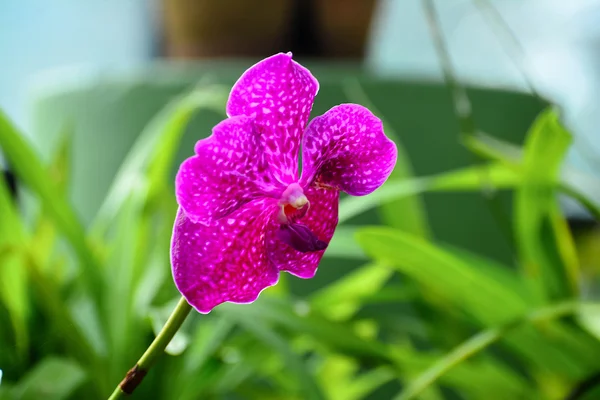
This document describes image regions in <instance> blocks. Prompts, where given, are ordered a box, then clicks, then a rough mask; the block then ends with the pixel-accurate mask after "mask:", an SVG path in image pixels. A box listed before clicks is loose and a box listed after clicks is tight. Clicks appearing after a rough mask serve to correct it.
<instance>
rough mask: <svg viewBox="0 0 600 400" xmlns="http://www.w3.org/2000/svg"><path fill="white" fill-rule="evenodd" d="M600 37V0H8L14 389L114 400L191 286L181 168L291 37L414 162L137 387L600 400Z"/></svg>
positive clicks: (2, 133)
mask: <svg viewBox="0 0 600 400" xmlns="http://www.w3.org/2000/svg"><path fill="white" fill-rule="evenodd" d="M599 46H600V1H598V0H570V1H560V0H447V1H446V0H444V1H441V0H437V1H432V0H429V1H428V0H378V1H377V0H261V1H248V0H221V1H217V0H120V1H117V0H86V1H85V2H74V1H69V0H55V1H53V2H48V1H44V0H24V1H17V0H4V1H3V2H2V3H0V54H1V55H2V57H1V60H2V63H1V64H0V109H1V110H2V111H3V113H4V116H2V115H1V114H0V116H2V121H0V122H1V123H0V166H1V167H2V168H3V171H4V176H5V179H4V180H0V183H1V185H0V399H40V398H44V399H96V398H98V399H102V398H106V397H108V395H109V393H110V392H111V391H112V388H113V387H114V386H115V385H116V384H117V383H118V382H119V381H120V379H121V378H122V376H124V374H125V372H126V371H127V370H128V369H129V368H130V367H131V366H132V365H133V364H134V363H135V361H136V360H137V358H138V357H139V355H141V353H142V352H143V350H144V349H145V348H146V347H147V345H148V344H149V343H150V341H151V340H152V338H153V336H154V334H155V333H156V332H157V331H158V330H159V329H160V327H161V326H162V324H163V323H164V321H165V320H166V318H167V317H168V315H169V313H170V311H171V310H172V308H173V306H174V304H175V302H176V301H177V293H176V291H175V289H174V287H173V283H172V280H171V276H170V268H169V250H168V249H169V239H170V233H171V227H172V222H173V218H174V215H175V210H176V207H177V205H176V204H175V200H174V196H173V176H174V173H175V171H176V170H177V166H178V165H179V163H180V162H181V161H182V160H183V159H185V158H186V157H189V156H190V155H191V154H192V153H193V145H194V143H195V142H196V141H197V140H198V139H201V138H203V137H206V136H208V135H209V134H210V131H211V128H212V126H214V125H215V124H216V123H217V122H219V121H220V120H222V119H223V118H224V117H225V116H224V104H225V101H226V98H227V95H228V91H229V90H230V88H231V85H232V84H233V83H234V82H235V81H236V80H237V78H238V77H239V76H240V75H241V73H242V72H243V71H244V70H245V69H247V68H248V67H249V66H251V65H252V64H254V63H256V62H257V61H259V60H260V59H262V58H264V57H267V56H269V55H272V54H275V53H277V52H287V51H292V53H293V54H294V58H295V59H296V60H297V61H299V62H301V63H302V64H303V65H306V66H307V67H308V68H309V69H310V70H311V71H312V73H313V74H314V75H315V76H316V78H317V79H318V80H319V81H320V92H319V95H318V97H317V99H316V103H315V106H314V110H313V116H315V115H319V114H321V113H323V112H325V111H326V110H328V109H329V108H331V107H332V106H334V105H336V104H339V103H342V102H355V103H360V104H363V105H365V106H367V107H369V108H371V109H372V110H373V112H374V113H375V114H376V115H378V116H379V117H381V118H382V119H383V121H384V124H385V128H386V133H387V134H388V135H389V136H390V137H392V138H393V139H394V140H395V141H396V143H397V145H398V147H399V150H400V155H399V158H400V159H399V162H398V166H397V168H396V170H395V172H394V174H393V175H392V178H391V179H390V181H389V182H388V183H387V184H386V185H385V186H384V187H383V188H382V189H381V190H380V192H379V193H376V194H374V195H372V196H371V197H367V198H360V199H349V198H343V199H342V202H341V205H340V226H339V228H338V231H337V233H336V236H335V237H334V241H333V242H332V244H331V246H330V248H329V249H328V251H327V253H326V256H325V258H324V260H323V262H322V264H321V267H320V270H319V273H318V274H317V277H315V278H314V279H312V280H310V281H304V280H300V279H297V278H294V277H289V276H285V278H284V279H283V280H282V282H281V283H280V284H279V285H278V286H277V287H274V288H272V289H269V290H267V291H266V292H265V293H264V294H263V295H262V296H261V299H259V301H257V302H256V303H255V304H253V305H244V306H231V305H223V306H220V307H218V308H217V309H216V310H215V312H213V313H211V314H210V315H208V316H200V315H197V314H193V315H192V316H191V317H190V318H189V321H187V323H186V325H185V326H184V329H183V331H182V332H180V333H179V334H178V335H177V336H176V338H175V340H174V341H173V342H172V343H171V345H170V346H169V348H168V353H169V355H168V356H165V357H163V358H162V359H161V360H160V361H159V363H158V365H157V366H156V368H155V369H153V370H152V371H151V372H150V374H149V375H148V377H147V378H146V380H145V381H144V383H143V384H142V385H141V386H140V387H139V390H138V392H137V393H136V394H135V395H134V396H133V398H140V399H145V398H164V399H199V398H219V399H220V398H223V399H305V398H308V399H312V398H326V399H340V400H341V399H344V400H345V399H362V398H368V399H388V398H389V399H391V398H399V399H408V398H423V399H433V400H435V399H566V398H571V399H575V398H586V399H594V398H600V391H599V390H600V389H598V387H600V312H599V309H598V303H597V301H598V299H599V298H600V250H598V249H600V230H599V229H598V222H597V219H598V217H599V216H600V212H599V211H598V210H600V133H598V126H600V109H599V107H600V106H599V105H600V97H599V94H598V93H599V89H600V47H599ZM551 106H553V107H551ZM559 121H560V123H559ZM569 396H571V397H569Z"/></svg>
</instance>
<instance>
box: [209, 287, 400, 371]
mask: <svg viewBox="0 0 600 400" xmlns="http://www.w3.org/2000/svg"><path fill="white" fill-rule="evenodd" d="M306 306H307V305H306V304H302V303H300V304H298V305H297V307H294V306H293V305H292V304H291V303H289V302H288V301H285V300H284V299H275V298H267V296H264V297H263V298H261V299H259V300H258V301H256V302H255V303H253V304H252V305H251V306H239V305H223V306H220V307H221V309H220V310H221V312H224V311H225V312H226V311H227V310H229V308H230V307H237V308H239V310H240V311H239V312H244V313H245V314H246V315H248V316H251V317H254V318H255V319H256V320H257V321H258V320H264V321H268V322H271V323H274V324H277V325H279V326H282V327H285V328H286V329H289V330H291V331H294V332H298V333H302V334H306V335H309V336H311V337H314V338H316V339H317V340H318V341H319V342H320V343H322V344H323V345H326V346H328V347H330V348H332V349H335V350H336V351H339V352H342V353H347V354H354V355H356V356H362V357H365V358H372V359H378V360H380V361H381V360H383V361H385V362H387V363H393V362H394V361H395V359H394V357H393V356H392V355H390V353H389V349H388V347H387V346H386V345H384V344H383V343H379V342H373V341H369V340H365V339H363V338H361V337H359V336H358V335H356V333H354V332H353V330H352V328H351V327H350V326H348V325H345V324H341V323H337V322H333V321H330V320H328V319H326V318H324V317H322V316H319V315H318V313H316V312H314V313H313V312H310V308H308V311H309V312H308V313H305V312H304V310H303V309H306V308H307V307H306Z"/></svg>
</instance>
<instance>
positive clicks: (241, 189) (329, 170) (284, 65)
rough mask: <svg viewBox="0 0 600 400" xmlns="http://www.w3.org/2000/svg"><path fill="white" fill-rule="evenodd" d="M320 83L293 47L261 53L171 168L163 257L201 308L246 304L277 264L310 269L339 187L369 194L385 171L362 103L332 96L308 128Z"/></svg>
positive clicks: (384, 153)
mask: <svg viewBox="0 0 600 400" xmlns="http://www.w3.org/2000/svg"><path fill="white" fill-rule="evenodd" d="M318 89H319V84H318V82H317V80H316V79H315V78H314V77H313V76H312V75H311V73H310V72H309V71H308V70H307V69H306V68H304V67H303V66H301V65H300V64H298V63H296V62H295V61H293V60H292V55H291V53H287V54H283V53H280V54H277V55H274V56H272V57H269V58H267V59H265V60H262V61H260V62H259V63H257V64H256V65H254V66H252V67H251V68H250V69H248V70H247V71H246V72H245V73H244V74H243V75H242V76H241V77H240V79H239V80H238V81H237V83H236V84H235V85H234V86H233V89H232V90H231V94H230V96H229V100H228V102H227V108H226V110H227V115H228V118H227V119H225V120H224V121H222V122H221V123H219V124H218V125H217V126H215V127H214V129H213V132H212V135H211V136H210V137H208V138H206V139H202V140H200V141H199V142H198V143H197V144H196V146H195V155H194V156H192V157H190V158H188V159H187V160H185V161H184V162H183V164H182V165H181V167H180V169H179V171H178V173H177V177H176V181H175V186H176V197H177V201H178V203H179V211H178V214H177V218H176V221H175V226H174V228H173V238H172V244H171V261H172V268H173V277H174V280H175V284H176V286H177V288H178V290H179V291H180V292H181V294H182V295H183V296H184V298H185V299H186V300H187V302H188V303H189V304H190V305H192V306H193V307H194V308H195V309H196V310H198V311H199V312H201V313H208V312H210V311H211V310H212V309H213V308H214V307H215V306H217V305H219V304H221V303H223V302H234V303H249V302H252V301H254V300H255V299H256V298H257V297H258V295H259V294H260V292H261V291H262V290H264V289H265V288H267V287H269V286H272V285H274V284H275V283H277V280H278V278H279V273H280V272H281V271H287V272H289V273H291V274H293V275H295V276H298V277H300V278H312V277H313V276H314V275H315V273H316V271H317V266H318V264H319V261H320V260H321V257H322V256H323V253H324V252H325V249H326V248H327V245H328V244H329V241H330V240H331V238H332V236H333V233H334V231H335V228H336V225H337V222H338V202H339V195H340V191H343V192H346V193H348V194H350V195H354V196H363V195H367V194H369V193H371V192H373V191H374V190H375V189H377V188H378V187H380V186H381V185H382V184H383V183H384V182H385V180H386V179H387V178H388V176H389V175H390V173H391V172H392V170H393V168H394V165H395V163H396V158H397V150H396V146H395V144H394V143H393V142H392V141H391V140H390V139H388V138H387V137H386V136H385V134H384V132H383V126H382V123H381V121H380V120H379V119H378V118H377V117H375V116H374V115H373V114H372V113H371V112H370V111H369V110H368V109H366V108H365V107H362V106H360V105H356V104H342V105H338V106H336V107H333V108H332V109H330V110H329V111H327V112H326V113H325V114H323V115H321V116H319V117H316V118H314V119H313V120H312V121H311V122H310V123H309V124H308V126H307V122H308V119H309V115H310V112H311V109H312V105H313V100H314V98H315V96H316V94H317V91H318ZM301 142H302V174H301V176H300V177H299V174H298V165H299V161H298V155H299V153H300V147H301V146H300V143H301Z"/></svg>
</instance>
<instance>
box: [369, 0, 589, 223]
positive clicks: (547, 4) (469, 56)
mask: <svg viewBox="0 0 600 400" xmlns="http://www.w3.org/2000/svg"><path fill="white" fill-rule="evenodd" d="M477 2H479V3H480V4H481V3H487V4H491V5H492V7H493V9H494V10H493V12H496V13H497V14H495V15H498V16H499V17H500V19H501V20H502V22H501V24H497V23H495V22H494V21H497V19H496V20H495V19H493V18H489V15H494V14H490V13H486V12H482V8H480V7H477V4H476V3H477ZM435 4H436V7H437V11H438V14H439V16H440V23H441V29H442V33H443V36H444V39H445V41H446V43H447V45H448V49H449V51H450V54H451V58H452V63H453V65H454V68H455V71H456V73H457V75H458V78H459V79H460V80H461V82H463V83H470V84H475V85H481V86H486V87H500V88H506V89H510V90H519V91H528V84H527V82H526V79H529V80H530V83H531V85H533V87H534V88H535V89H536V90H537V91H538V92H539V93H540V94H541V95H542V96H544V97H545V98H548V99H549V100H551V101H552V102H554V103H556V104H557V105H558V106H559V107H560V108H561V109H562V111H563V112H564V114H563V115H564V117H565V120H566V122H567V123H568V125H569V127H570V128H571V130H572V131H573V133H574V134H575V141H574V145H573V147H572V148H571V151H570V154H569V159H568V161H569V163H570V164H572V165H573V166H575V167H576V168H578V169H581V170H583V171H586V172H590V173H594V174H600V161H599V159H600V134H599V133H598V126H600V109H599V108H600V105H599V104H600V102H599V100H600V98H599V96H598V92H599V90H600V53H599V50H600V2H599V1H598V0H569V1H563V0H526V1H524V0H485V1H482V0H477V1H474V0H454V1H436V2H435ZM483 10H486V8H483ZM487 10H489V8H488V9H487ZM502 23H504V24H505V26H508V28H509V29H510V31H511V32H512V34H513V35H514V37H515V38H516V39H517V42H518V44H517V45H515V44H514V41H513V40H511V36H510V35H511V33H507V32H506V30H505V29H503V25H502ZM367 63H368V66H369V68H370V70H371V71H373V72H374V73H376V74H378V75H383V76H388V77H389V76H396V77H397V76H405V77H406V76H415V77H418V78H425V79H434V80H438V81H440V80H441V79H442V71H441V67H440V63H439V61H438V55H437V53H436V50H435V48H434V46H433V43H432V41H431V37H430V34H429V29H428V27H427V22H426V19H425V15H424V13H423V8H422V1H421V0H404V1H395V0H382V1H380V3H379V7H378V10H377V13H376V16H375V21H374V24H373V27H372V36H371V43H370V51H369V56H368V60H367ZM566 206H567V208H568V212H569V213H570V214H576V215H580V214H582V213H583V210H582V209H581V208H579V207H577V206H576V205H575V204H573V203H566Z"/></svg>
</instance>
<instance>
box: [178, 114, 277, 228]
mask: <svg viewBox="0 0 600 400" xmlns="http://www.w3.org/2000/svg"><path fill="white" fill-rule="evenodd" d="M261 146H262V144H261V143H260V132H259V129H257V127H256V125H255V124H254V122H253V120H252V118H249V117H245V116H239V117H232V118H229V119H226V120H225V121H222V122H221V123H219V124H218V125H217V126H215V128H214V129H213V134H212V135H211V136H210V137H208V138H206V139H203V140H200V141H198V143H197V144H196V155H195V156H193V157H190V158H188V159H187V160H185V161H184V162H183V163H182V164H181V166H180V168H179V172H178V173H177V177H176V179H175V193H176V195H177V202H178V203H179V205H180V206H181V207H182V208H183V209H184V210H185V214H186V216H187V217H188V218H189V219H190V220H191V221H192V222H200V223H203V224H205V225H206V224H210V223H211V221H213V220H214V219H217V218H222V217H224V216H227V215H228V214H230V213H232V212H233V211H235V210H236V209H238V208H239V207H241V206H242V205H243V204H245V203H247V202H249V201H251V200H253V199H256V198H258V197H264V196H273V197H278V196H280V194H281V192H282V191H283V190H284V189H285V186H283V185H281V184H280V183H279V182H278V181H277V180H275V179H274V178H273V176H272V174H271V172H270V171H271V169H270V168H269V167H268V164H267V161H266V160H265V159H264V157H262V154H263V151H262V148H261Z"/></svg>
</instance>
